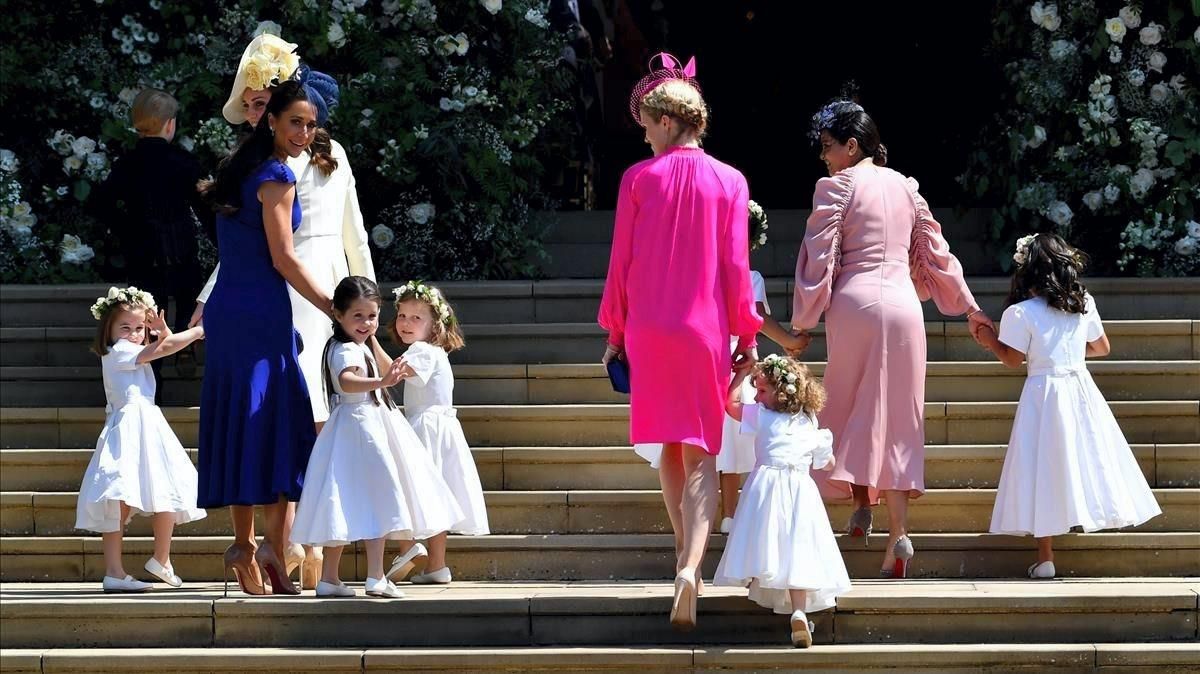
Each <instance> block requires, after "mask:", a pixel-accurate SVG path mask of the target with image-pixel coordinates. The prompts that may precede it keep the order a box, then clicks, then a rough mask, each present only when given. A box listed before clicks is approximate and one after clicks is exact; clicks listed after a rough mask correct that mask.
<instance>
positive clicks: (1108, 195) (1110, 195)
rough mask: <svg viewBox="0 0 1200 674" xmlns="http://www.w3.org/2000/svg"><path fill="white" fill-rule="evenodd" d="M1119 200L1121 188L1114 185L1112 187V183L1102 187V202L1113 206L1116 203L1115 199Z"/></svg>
mask: <svg viewBox="0 0 1200 674" xmlns="http://www.w3.org/2000/svg"><path fill="white" fill-rule="evenodd" d="M1120 198H1121V188H1119V187H1117V186H1116V185H1114V184H1112V183H1109V184H1107V185H1105V186H1104V201H1106V202H1107V203H1110V204H1113V203H1116V201H1117V199H1120Z"/></svg>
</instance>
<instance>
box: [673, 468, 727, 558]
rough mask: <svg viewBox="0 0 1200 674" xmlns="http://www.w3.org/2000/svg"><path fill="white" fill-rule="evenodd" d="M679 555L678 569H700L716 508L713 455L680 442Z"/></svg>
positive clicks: (715, 476)
mask: <svg viewBox="0 0 1200 674" xmlns="http://www.w3.org/2000/svg"><path fill="white" fill-rule="evenodd" d="M683 470H684V489H683V503H682V510H683V532H684V533H683V558H682V559H681V560H680V565H679V567H680V569H695V570H696V575H699V573H700V566H701V564H702V563H703V562H704V553H705V551H706V550H707V548H708V537H709V534H710V533H711V532H712V521H713V516H714V515H715V514H716V510H717V482H718V481H717V457H715V456H712V455H711V454H708V453H707V452H705V451H704V450H703V449H701V448H699V447H697V446H695V445H687V444H685V445H683Z"/></svg>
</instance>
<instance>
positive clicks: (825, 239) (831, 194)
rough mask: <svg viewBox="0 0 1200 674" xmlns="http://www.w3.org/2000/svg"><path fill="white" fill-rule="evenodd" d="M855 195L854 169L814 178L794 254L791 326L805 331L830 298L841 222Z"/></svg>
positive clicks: (838, 262) (838, 259)
mask: <svg viewBox="0 0 1200 674" xmlns="http://www.w3.org/2000/svg"><path fill="white" fill-rule="evenodd" d="M853 195H854V171H841V172H839V173H838V174H836V175H833V176H831V177H828V178H821V179H820V180H818V181H817V188H816V191H814V192H813V208H812V214H811V215H809V216H808V225H807V227H806V229H805V232H804V243H803V244H801V246H800V254H799V255H798V256H797V257H796V290H795V292H794V293H793V295H792V327H794V328H800V329H802V330H807V329H809V328H811V327H813V326H815V325H816V324H817V323H819V322H820V320H821V314H823V313H825V310H826V309H828V308H829V302H830V300H831V299H832V298H833V282H834V280H835V279H836V278H837V273H838V269H839V267H840V266H841V253H842V223H843V222H844V220H845V217H846V208H847V206H848V205H849V203H850V199H851V197H853Z"/></svg>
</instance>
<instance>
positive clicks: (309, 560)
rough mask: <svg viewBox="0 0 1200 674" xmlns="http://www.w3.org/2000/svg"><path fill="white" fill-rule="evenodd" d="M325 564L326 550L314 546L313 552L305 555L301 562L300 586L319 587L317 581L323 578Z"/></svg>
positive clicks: (307, 588)
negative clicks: (322, 570)
mask: <svg viewBox="0 0 1200 674" xmlns="http://www.w3.org/2000/svg"><path fill="white" fill-rule="evenodd" d="M324 564H325V552H324V551H323V550H321V548H318V547H316V546H313V548H312V552H311V553H310V554H307V555H305V556H304V561H303V562H301V563H300V588H301V589H304V590H315V589H317V581H319V580H321V567H322V566H323V565H324Z"/></svg>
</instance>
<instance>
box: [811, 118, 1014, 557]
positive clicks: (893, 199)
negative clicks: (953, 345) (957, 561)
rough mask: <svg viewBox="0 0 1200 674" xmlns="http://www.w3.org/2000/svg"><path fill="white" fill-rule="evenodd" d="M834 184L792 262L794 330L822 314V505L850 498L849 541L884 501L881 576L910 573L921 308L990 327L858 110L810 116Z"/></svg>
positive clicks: (934, 226) (923, 206)
mask: <svg viewBox="0 0 1200 674" xmlns="http://www.w3.org/2000/svg"><path fill="white" fill-rule="evenodd" d="M813 131H814V134H815V135H816V137H817V138H818V139H819V141H820V144H821V160H822V161H824V162H825V165H826V166H827V167H828V169H829V176H830V177H828V178H822V179H821V180H819V181H818V182H817V188H816V192H815V194H814V195H813V211H812V215H811V216H809V219H808V229H807V231H806V232H805V236H804V244H803V246H802V247H801V249H800V255H799V258H798V259H797V260H796V292H795V298H794V300H793V306H792V327H793V328H794V329H798V330H800V331H801V333H802V334H803V331H806V330H808V329H810V328H812V327H813V326H815V325H816V324H817V322H818V321H819V320H820V319H821V314H822V313H824V314H825V332H826V340H827V343H828V345H829V348H828V350H829V364H828V365H827V367H826V369H825V389H826V391H827V392H828V396H829V399H828V402H827V404H826V405H825V410H824V412H822V414H821V418H820V421H821V425H822V426H824V427H826V428H828V429H829V430H831V431H833V439H834V456H835V457H836V459H837V467H836V468H835V469H834V470H833V472H832V473H828V474H826V473H821V472H815V473H814V475H813V477H814V479H816V480H817V481H818V484H819V485H820V486H821V491H822V494H823V495H824V496H825V497H826V498H833V499H836V498H849V497H851V496H852V497H853V498H854V503H855V505H857V506H858V509H857V510H856V511H855V512H854V514H853V516H851V518H850V523H849V525H848V527H847V529H848V533H849V534H850V535H851V536H863V537H864V541H866V540H867V538H866V536H867V534H870V533H871V522H872V517H871V506H873V505H875V504H876V503H878V502H879V496H880V494H881V493H882V495H883V498H884V500H885V501H887V505H888V516H889V522H888V525H889V526H888V544H887V547H886V548H885V554H884V558H883V566H882V570H881V571H880V575H881V576H883V577H901V578H902V577H904V575H905V573H906V571H907V565H908V560H910V559H911V558H912V556H913V547H912V542H911V541H910V540H909V538H908V524H907V522H908V499H910V498H917V497H919V496H920V495H921V494H922V493H923V492H924V491H925V465H924V461H925V358H926V354H925V323H924V319H923V318H922V313H921V301H922V300H927V299H929V298H931V297H932V298H933V300H934V302H936V303H937V306H938V309H939V310H940V311H941V312H942V313H944V314H946V315H948V316H958V315H962V314H967V318H968V320H969V321H970V323H971V333H972V334H974V333H975V332H976V331H977V330H978V328H979V327H980V326H982V325H991V321H990V320H989V319H988V317H987V315H986V314H984V313H983V311H982V310H980V308H979V305H978V304H976V303H975V298H974V297H973V296H972V295H971V291H970V290H968V289H967V285H966V283H965V282H964V281H963V272H962V267H961V266H960V265H959V263H958V260H957V259H956V258H955V257H954V256H953V255H951V254H950V250H949V248H948V246H947V245H946V240H945V239H944V238H942V231H941V229H942V228H941V225H939V224H938V223H937V221H935V220H934V219H933V216H932V215H931V214H930V211H929V205H928V204H927V203H926V202H925V199H924V198H922V197H921V195H920V193H919V192H918V191H917V181H915V180H913V179H912V178H907V177H905V176H903V175H901V174H900V173H897V172H896V171H893V170H891V169H889V168H885V167H884V165H885V164H886V163H887V150H886V148H885V147H884V146H883V145H882V144H881V143H880V142H879V131H878V129H877V128H876V126H875V122H874V121H873V120H872V119H871V117H870V116H869V115H867V113H866V112H865V111H864V110H863V109H862V107H860V106H859V105H858V104H856V103H852V102H850V101H837V102H834V103H830V104H829V105H827V106H826V107H825V108H824V109H822V110H821V112H819V113H818V114H817V115H816V116H815V117H814V128H813Z"/></svg>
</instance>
